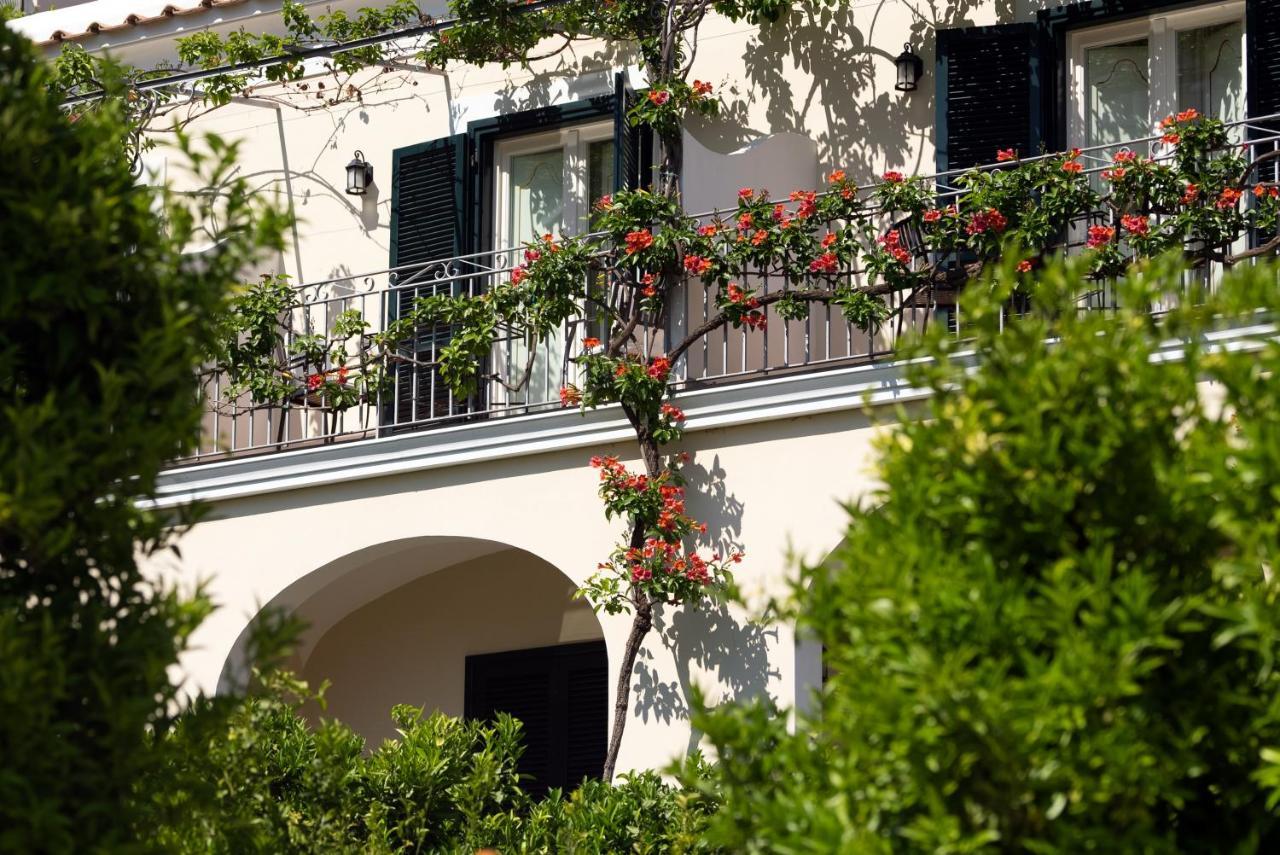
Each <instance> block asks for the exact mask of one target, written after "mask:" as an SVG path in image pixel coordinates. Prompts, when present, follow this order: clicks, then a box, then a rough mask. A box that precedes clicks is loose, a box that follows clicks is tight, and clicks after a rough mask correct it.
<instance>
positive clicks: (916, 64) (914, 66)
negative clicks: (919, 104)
mask: <svg viewBox="0 0 1280 855" xmlns="http://www.w3.org/2000/svg"><path fill="white" fill-rule="evenodd" d="M893 62H894V65H896V66H898V85H897V86H895V87H894V88H895V89H897V90H898V91H899V92H914V91H916V86H917V85H919V83H920V75H921V74H924V60H922V59H921V58H920V57H918V56H916V55H915V54H914V53H912V52H911V43H910V42H907V43H906V44H904V45H903V46H902V53H900V54H898V58H897V59H895V60H894V61H893Z"/></svg>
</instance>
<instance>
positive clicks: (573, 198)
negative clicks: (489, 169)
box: [490, 119, 614, 405]
mask: <svg viewBox="0 0 1280 855" xmlns="http://www.w3.org/2000/svg"><path fill="white" fill-rule="evenodd" d="M613 139H614V127H613V121H612V120H608V119H606V120H603V121H596V122H590V123H585V124H578V125H571V126H568V127H564V128H560V129H557V130H553V131H544V132H540V133H532V134H525V135H523V136H518V137H512V138H510V139H506V140H501V141H499V142H498V143H497V144H496V145H495V146H494V150H493V194H494V197H493V212H494V216H493V221H492V229H493V247H494V249H495V250H498V251H499V253H500V255H499V256H496V257H495V262H496V263H497V262H499V259H500V258H501V254H509V256H510V257H509V259H508V261H509V263H510V265H515V264H516V263H517V262H518V256H519V253H518V252H515V250H518V249H519V248H520V247H521V246H523V245H524V243H525V242H526V241H528V240H530V239H531V238H532V237H533V236H532V235H516V236H515V237H514V239H513V237H512V235H511V233H510V226H511V213H512V212H511V160H512V158H514V157H516V156H518V155H522V154H540V153H543V152H549V151H555V150H557V149H559V150H562V151H563V152H564V187H563V190H562V193H563V196H562V198H563V200H564V208H563V212H562V215H561V226H560V231H559V232H558V233H557V234H556V237H562V236H573V235H577V234H580V233H581V232H582V230H583V229H584V227H585V226H586V224H587V218H588V216H589V215H590V213H591V211H590V203H589V200H588V198H587V196H588V193H589V192H590V187H589V183H590V180H591V176H590V175H589V174H588V170H589V168H590V161H589V155H590V147H591V144H592V143H596V142H602V141H604V140H613ZM610 189H611V188H610ZM557 342H558V346H559V347H568V348H570V349H572V348H574V347H576V342H573V341H568V342H566V341H564V336H563V333H560V334H553V335H552V336H551V341H550V342H544V343H543V344H542V345H539V346H540V347H542V346H545V347H547V348H548V350H547V356H548V359H550V357H551V356H552V355H554V354H555V353H556V347H557ZM508 347H511V348H515V345H513V344H509V345H508ZM512 352H515V353H519V349H518V348H515V349H514V350H512V351H507V352H504V350H503V345H501V344H499V345H497V346H496V347H495V351H494V359H495V360H496V361H497V363H501V364H502V365H504V366H505V368H506V372H507V375H508V376H512V375H513V374H514V373H515V372H517V371H518V370H519V368H520V366H519V365H515V364H512V363H511V361H510V358H509V356H510V353H512ZM553 368H554V366H552V365H550V364H548V365H547V367H546V379H547V382H550V380H551V377H552V370H553ZM552 385H556V384H551V385H546V386H545V387H544V388H538V389H535V388H533V380H532V379H531V380H530V386H529V388H526V389H525V390H524V391H523V392H520V393H515V395H513V394H512V393H510V392H509V391H508V390H507V389H506V388H505V387H503V386H501V385H500V384H497V383H494V384H493V385H492V386H491V390H490V396H491V397H490V400H507V401H509V402H510V403H512V404H515V405H519V404H521V403H526V402H529V401H530V400H531V399H534V400H533V403H534V404H535V405H536V404H542V403H546V402H549V401H553V400H554V396H555V393H556V391H557V389H558V385H557V386H556V388H552Z"/></svg>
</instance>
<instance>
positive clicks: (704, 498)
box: [632, 455, 779, 753]
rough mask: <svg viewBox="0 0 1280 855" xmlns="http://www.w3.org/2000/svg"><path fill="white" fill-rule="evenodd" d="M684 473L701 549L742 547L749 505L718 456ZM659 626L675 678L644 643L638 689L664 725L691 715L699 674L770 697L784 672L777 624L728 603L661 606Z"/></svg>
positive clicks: (740, 695) (734, 696) (744, 694)
mask: <svg viewBox="0 0 1280 855" xmlns="http://www.w3.org/2000/svg"><path fill="white" fill-rule="evenodd" d="M684 472H685V476H686V478H687V482H688V487H689V493H690V496H691V498H692V503H693V504H694V505H695V507H693V508H691V513H692V514H693V515H694V517H695V518H697V519H700V520H702V521H704V522H706V523H707V532H708V533H707V534H705V535H703V536H702V537H700V538H699V542H698V544H697V545H698V547H699V548H700V549H702V550H705V551H715V552H719V553H720V554H722V555H724V554H728V553H730V552H734V551H738V550H740V549H741V548H742V546H741V542H740V540H739V537H740V536H741V533H742V516H743V511H744V506H743V503H742V501H741V500H739V499H738V498H737V496H735V495H734V494H732V493H730V492H728V489H727V487H726V485H725V474H726V473H725V470H724V468H723V467H722V466H721V464H720V458H719V456H718V455H716V456H713V457H712V459H711V463H710V464H709V465H704V464H702V463H700V462H697V461H695V462H693V463H692V464H691V465H689V466H687V467H685V469H684ZM653 625H654V629H655V630H657V633H656V635H657V638H659V639H660V640H661V643H662V645H663V646H664V647H666V648H667V650H668V651H669V652H670V655H671V660H672V661H673V662H674V668H675V679H674V680H667V681H663V680H662V679H660V676H659V674H658V672H657V670H656V667H655V664H654V660H655V657H654V655H653V653H652V652H650V651H648V650H644V649H641V651H640V654H639V657H638V659H637V663H636V671H635V683H634V685H633V687H632V690H633V691H634V692H635V698H636V700H635V714H636V715H638V716H639V717H640V718H642V719H644V720H646V721H647V720H648V719H649V718H650V717H653V718H654V719H655V720H656V721H660V722H663V723H664V724H670V723H671V722H673V721H687V720H688V719H689V700H690V697H691V695H692V692H693V688H694V686H695V685H696V684H698V680H697V679H696V678H697V676H698V675H699V674H707V675H710V676H711V678H712V682H713V683H714V684H715V685H717V686H718V687H719V693H718V694H719V695H720V697H721V699H722V700H724V701H730V700H734V701H743V700H751V699H753V698H760V697H764V696H766V695H767V693H768V688H769V681H770V680H771V679H773V678H775V677H777V676H778V675H779V672H778V671H777V669H776V668H771V667H770V664H769V641H770V639H771V638H773V639H776V637H777V630H776V629H772V628H770V627H768V626H765V625H762V624H757V623H753V622H751V621H749V620H744V619H742V618H741V617H739V616H738V615H735V614H734V613H733V612H732V611H730V609H729V607H728V606H727V605H725V604H724V603H709V604H707V605H706V606H703V607H700V608H688V607H677V608H674V609H670V608H667V607H663V606H659V607H658V608H656V609H655V610H654V621H653ZM700 740H701V734H699V733H698V732H696V731H692V732H690V734H689V743H688V746H687V748H686V752H687V753H691V752H692V751H693V750H694V749H696V748H697V747H698V743H699V741H700Z"/></svg>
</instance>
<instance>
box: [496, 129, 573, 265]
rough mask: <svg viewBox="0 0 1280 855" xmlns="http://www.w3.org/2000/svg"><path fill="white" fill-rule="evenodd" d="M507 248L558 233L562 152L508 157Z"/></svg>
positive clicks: (560, 208) (560, 218)
mask: <svg viewBox="0 0 1280 855" xmlns="http://www.w3.org/2000/svg"><path fill="white" fill-rule="evenodd" d="M509 203H510V211H511V225H510V231H509V232H508V233H507V237H508V240H509V241H510V245H511V246H516V245H519V244H522V243H524V242H526V241H529V240H533V239H534V238H536V237H540V236H542V235H545V234H559V233H560V232H561V230H562V228H563V227H562V222H563V217H564V150H563V149H558V148H557V149H553V150H552V151H543V152H538V153H537V154H517V155H515V156H514V157H512V158H511V198H510V200H509Z"/></svg>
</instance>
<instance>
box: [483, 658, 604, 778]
mask: <svg viewBox="0 0 1280 855" xmlns="http://www.w3.org/2000/svg"><path fill="white" fill-rule="evenodd" d="M608 668H609V658H608V654H607V653H606V652H605V645H604V642H603V641H589V642H584V643H581V644H561V645H557V646H555V647H540V648H536V649H531V650H513V651H509V652H506V653H489V654H484V655H480V656H468V657H467V662H466V695H465V700H464V706H465V714H466V717H467V718H471V719H480V720H484V721H489V720H492V719H493V718H494V717H496V716H497V714H498V713H500V712H505V713H508V714H509V715H512V716H514V717H515V718H518V719H519V720H520V722H521V723H522V724H523V725H524V743H525V751H524V754H523V755H521V757H520V765H519V768H520V772H521V774H523V775H528V776H530V778H529V786H528V789H529V791H530V792H531V793H534V794H535V795H542V794H544V793H545V792H546V791H547V789H548V788H550V787H567V788H570V789H572V788H573V787H576V786H577V785H578V784H580V783H581V782H582V779H583V778H599V777H600V775H601V774H602V772H603V770H604V755H605V740H606V739H607V736H608V728H609V725H608V709H607V706H608V702H609V688H608Z"/></svg>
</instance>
